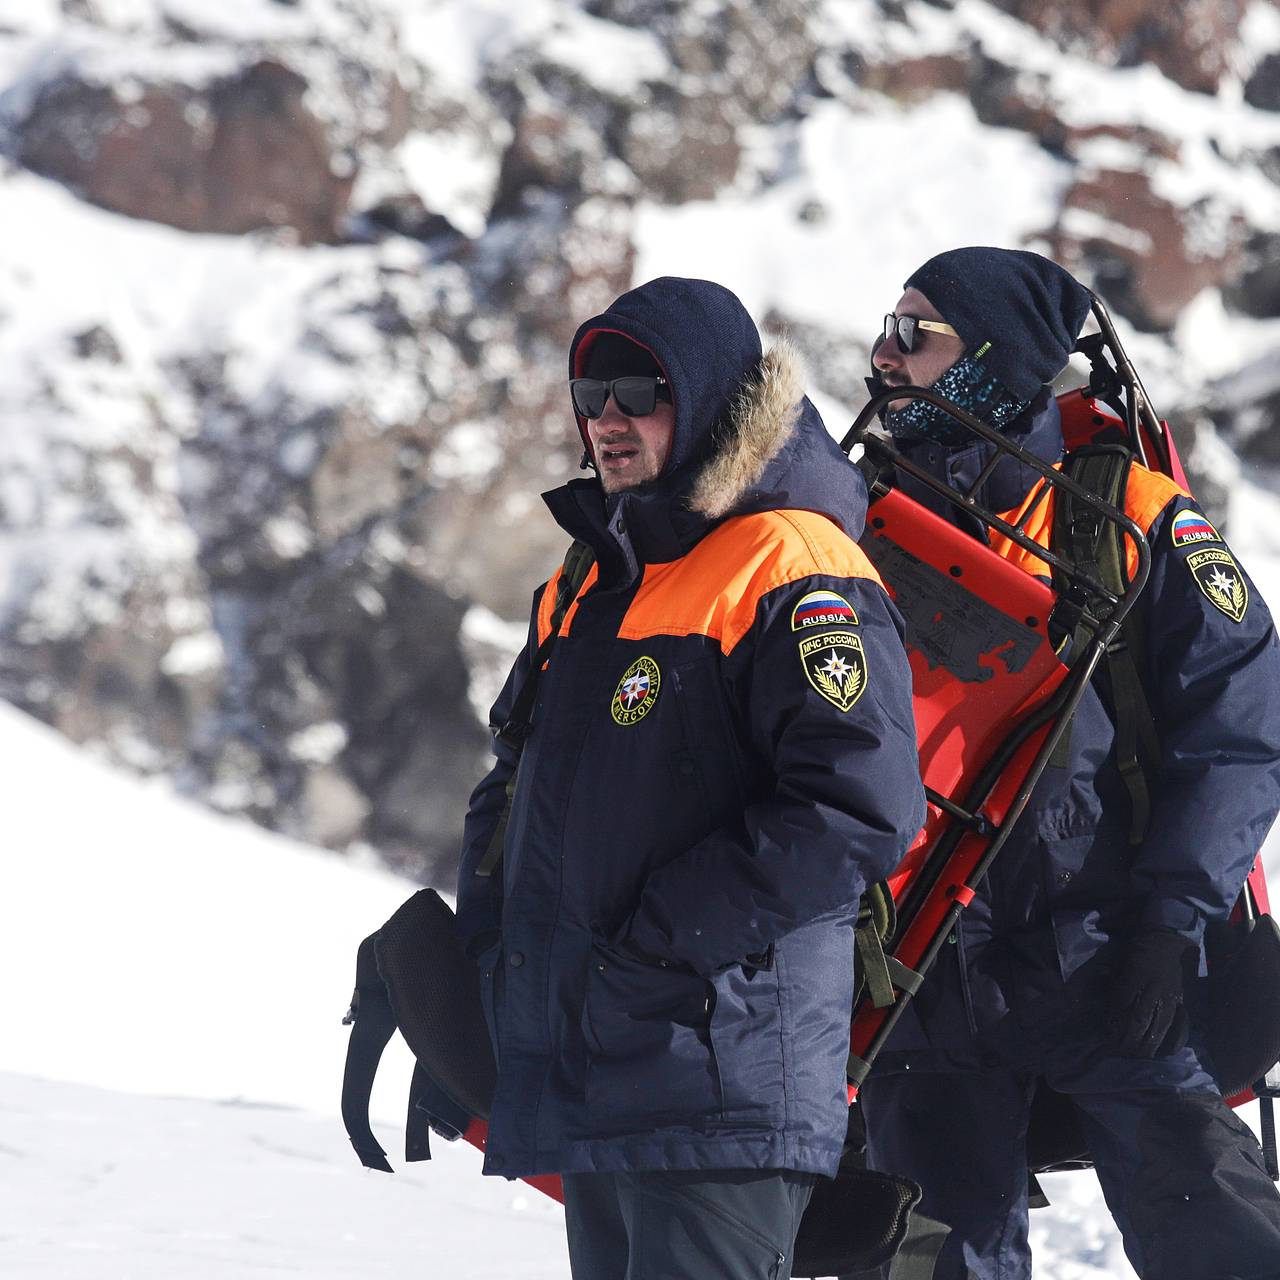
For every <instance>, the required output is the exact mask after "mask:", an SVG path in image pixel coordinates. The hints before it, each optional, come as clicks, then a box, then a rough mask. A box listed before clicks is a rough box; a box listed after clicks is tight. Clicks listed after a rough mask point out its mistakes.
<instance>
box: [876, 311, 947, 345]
mask: <svg viewBox="0 0 1280 1280" xmlns="http://www.w3.org/2000/svg"><path fill="white" fill-rule="evenodd" d="M922 329H923V330H925V331H926V332H928V333H949V334H950V335H951V336H952V337H953V338H958V337H959V336H960V335H959V334H958V333H957V332H956V331H955V330H954V329H953V328H952V327H951V326H950V325H949V324H943V323H941V322H940V321H937V320H920V319H917V318H916V317H915V316H899V315H894V313H893V312H892V311H890V312H889V314H888V315H887V316H885V318H884V332H883V333H881V335H880V337H879V339H878V341H877V342H876V347H877V348H878V347H879V346H880V343H881V342H888V341H889V339H890V338H892V337H895V336H896V337H897V339H898V346H899V347H901V348H902V353H903V355H910V354H911V353H912V352H913V351H914V350H915V349H916V348H917V347H919V346H923V345H924V335H923V334H922V333H921V332H920V330H922Z"/></svg>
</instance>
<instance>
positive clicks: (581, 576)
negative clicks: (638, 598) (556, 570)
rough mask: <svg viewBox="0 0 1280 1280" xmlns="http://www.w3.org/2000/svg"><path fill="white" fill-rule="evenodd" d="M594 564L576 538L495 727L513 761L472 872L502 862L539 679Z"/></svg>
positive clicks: (484, 871)
mask: <svg viewBox="0 0 1280 1280" xmlns="http://www.w3.org/2000/svg"><path fill="white" fill-rule="evenodd" d="M594 563H595V552H594V551H592V549H591V548H590V547H589V546H588V545H587V544H586V543H585V542H581V541H579V540H578V539H577V538H575V539H574V540H573V542H572V543H571V544H570V546H569V550H568V551H566V552H565V553H564V562H563V563H562V564H561V566H560V577H559V579H558V580H557V582H556V600H555V606H554V607H553V608H552V610H551V626H550V627H549V629H548V631H547V638H546V639H545V640H543V642H542V643H541V644H540V645H539V646H538V648H537V651H536V652H535V653H534V655H533V660H532V662H531V663H530V664H529V674H528V675H527V676H525V678H524V683H523V684H521V686H520V688H519V689H518V690H517V691H516V696H515V699H514V701H513V702H512V704H511V714H510V715H509V716H508V717H507V721H506V723H505V724H504V725H502V727H501V728H500V729H499V730H498V737H499V738H500V739H502V741H503V742H505V743H506V744H507V745H508V746H511V747H513V748H514V749H515V753H516V762H515V765H514V767H513V768H512V770H511V774H510V776H509V777H508V778H507V784H506V787H505V788H504V791H505V793H506V794H505V797H504V799H503V802H502V813H501V814H499V816H498V822H497V825H496V826H495V827H494V828H493V835H492V836H490V837H489V847H488V848H487V849H485V851H484V857H482V858H481V859H480V863H479V865H478V866H477V867H476V872H475V873H476V875H478V876H491V875H493V873H494V870H495V869H496V868H497V866H498V863H500V862H501V861H502V847H503V845H504V844H505V843H506V839H507V823H508V822H510V820H511V806H512V804H513V803H514V801H515V796H516V781H517V780H518V778H519V777H520V759H521V756H522V755H523V753H524V743H525V739H526V738H527V737H528V736H529V730H530V728H531V727H532V725H531V723H530V721H531V719H532V716H533V708H534V704H535V703H536V702H537V698H538V679H539V677H540V676H541V675H542V669H543V667H545V666H546V665H547V661H548V660H549V659H550V657H551V650H552V649H553V648H554V647H555V642H556V638H557V637H558V636H559V634H560V628H561V626H563V624H564V616H565V614H566V613H568V612H569V606H570V605H571V604H572V603H573V602H574V600H575V599H576V598H577V595H578V592H579V591H581V590H582V584H583V583H584V582H585V581H586V580H587V574H588V573H590V572H591V566H592V565H593V564H594Z"/></svg>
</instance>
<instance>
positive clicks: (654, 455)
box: [587, 396, 676, 493]
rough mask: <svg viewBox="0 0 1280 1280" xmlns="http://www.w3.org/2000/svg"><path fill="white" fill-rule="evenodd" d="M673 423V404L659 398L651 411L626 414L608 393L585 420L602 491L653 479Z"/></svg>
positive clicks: (668, 448) (668, 444)
mask: <svg viewBox="0 0 1280 1280" xmlns="http://www.w3.org/2000/svg"><path fill="white" fill-rule="evenodd" d="M675 425H676V410H675V405H672V404H664V403H663V402H662V401H661V400H659V401H658V402H657V403H656V404H655V405H654V406H653V412H652V413H649V414H646V415H645V416H644V417H643V418H629V417H628V416H627V415H626V414H625V413H623V412H622V411H621V410H620V409H619V408H618V406H617V404H615V403H614V399H613V397H612V396H610V397H609V399H608V400H607V401H606V402H605V406H604V412H603V413H602V414H601V415H600V416H599V417H598V418H589V419H588V420H587V434H588V436H589V437H590V439H591V451H592V453H593V454H595V459H596V469H597V470H598V471H599V473H600V483H601V484H602V485H603V486H604V491H605V493H624V492H625V491H626V490H628V489H634V488H636V486H637V485H642V484H648V483H649V481H650V480H656V479H657V478H658V477H659V476H660V475H661V474H662V469H663V467H665V466H666V465H667V458H668V457H669V456H670V454H671V436H672V434H673V432H674V431H675Z"/></svg>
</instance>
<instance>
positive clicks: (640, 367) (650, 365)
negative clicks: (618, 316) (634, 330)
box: [582, 330, 662, 378]
mask: <svg viewBox="0 0 1280 1280" xmlns="http://www.w3.org/2000/svg"><path fill="white" fill-rule="evenodd" d="M587 341H589V342H590V344H591V345H590V346H589V347H588V348H587V352H586V357H585V360H584V362H583V367H582V376H583V377H584V378H637V377H642V378H660V377H662V369H661V367H660V366H659V364H658V362H657V360H656V359H655V358H654V356H653V353H652V352H651V351H649V350H647V349H646V348H645V347H642V346H641V345H640V344H639V343H638V342H632V341H631V339H630V338H628V337H625V336H624V335H623V334H621V333H609V332H608V331H607V330H606V331H605V332H602V333H597V334H596V335H595V336H594V337H591V338H588V339H587Z"/></svg>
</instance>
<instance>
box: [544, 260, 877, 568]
mask: <svg viewBox="0 0 1280 1280" xmlns="http://www.w3.org/2000/svg"><path fill="white" fill-rule="evenodd" d="M601 333H621V334H623V335H624V336H625V337H628V338H630V339H631V340H632V341H633V342H637V343H639V344H640V345H641V346H643V347H645V348H646V349H647V350H648V351H650V352H651V353H652V355H653V356H654V358H655V359H656V360H657V362H658V364H659V366H660V367H661V368H662V370H663V373H664V375H665V376H666V378H667V381H668V382H669V383H670V385H671V389H672V398H673V401H674V406H675V429H674V435H673V439H672V450H671V456H670V458H669V459H668V463H667V467H666V470H665V471H664V472H663V474H662V476H661V477H660V478H659V479H658V480H657V481H655V482H654V483H653V484H651V485H647V486H645V487H644V488H643V489H641V490H637V491H635V492H631V493H625V494H621V495H618V496H616V497H611V498H609V499H607V500H606V499H605V498H604V496H603V493H602V491H601V489H600V485H599V481H598V480H589V481H586V480H578V481H573V482H571V483H570V484H569V485H567V486H565V487H564V488H563V489H560V490H555V491H553V493H551V494H547V495H545V496H546V500H547V503H548V505H549V506H550V507H551V509H552V513H553V514H554V515H555V516H556V519H557V520H558V521H559V522H560V523H561V525H563V526H564V527H565V528H566V529H567V530H569V532H571V533H573V535H574V536H575V537H581V538H584V539H585V540H587V541H590V542H591V543H592V544H593V545H594V546H596V548H597V552H598V553H602V552H603V551H605V550H606V549H608V544H616V543H619V542H621V544H622V550H623V553H624V555H625V557H626V559H627V560H628V561H629V562H630V563H629V564H628V566H627V567H628V569H629V570H631V571H632V572H634V569H635V567H636V566H637V565H638V564H639V563H644V562H655V563H656V562H661V561H665V560H671V559H675V558H676V557H677V556H679V555H683V554H684V553H685V552H686V551H687V550H688V549H689V548H690V547H691V546H692V545H693V544H694V543H695V542H697V541H698V540H699V539H700V538H701V537H702V536H704V535H705V534H706V533H707V532H708V531H709V530H710V529H711V528H712V527H713V526H714V525H715V524H717V523H719V522H720V521H721V520H723V519H725V518H727V517H729V516H734V515H745V514H747V513H750V512H759V511H770V510H779V509H784V508H792V509H803V510H809V511H819V512H822V513H823V514H824V515H827V516H829V517H830V518H831V519H833V520H835V521H836V523H838V524H839V525H840V526H841V527H842V528H843V529H844V530H845V532H846V533H848V534H849V536H850V537H852V538H855V539H856V538H858V537H859V536H860V535H861V533H862V526H863V520H864V518H865V516H866V486H865V484H864V483H863V480H862V476H861V473H860V472H859V471H858V469H857V468H856V467H854V466H853V465H852V464H851V463H850V462H849V461H848V459H847V458H846V457H845V456H844V454H843V453H842V452H841V450H840V447H839V446H838V445H837V444H836V442H835V441H834V440H833V439H832V438H831V436H830V435H829V434H828V432H827V430H826V427H825V426H824V425H823V422H822V418H821V416H820V415H819V413H818V411H817V409H816V408H814V406H813V405H812V404H811V403H810V401H809V400H808V399H807V398H806V397H805V395H804V391H803V379H802V375H801V372H800V365H799V360H798V358H797V356H796V355H795V353H794V352H793V351H792V349H791V347H790V346H789V344H787V343H786V342H780V343H778V344H777V345H775V346H774V347H773V348H772V349H771V350H770V351H769V352H767V353H762V351H761V347H760V337H759V334H758V332H757V331H756V327H755V324H754V323H753V322H752V320H751V317H750V316H749V315H748V314H747V312H746V309H745V308H744V307H743V306H742V303H741V302H740V301H739V300H738V299H737V297H735V296H734V295H733V294H732V293H731V292H730V291H729V290H728V289H725V288H723V287H722V286H720V285H717V284H713V283H711V282H710V281H706V280H684V279H677V278H673V277H663V278H661V279H658V280H653V281H651V282H650V283H648V284H646V285H641V286H640V287H639V288H637V289H633V290H631V291H630V292H629V293H626V294H623V295H622V297H621V298H619V299H618V300H617V301H616V302H615V303H614V304H613V306H612V307H610V308H609V310H608V311H606V312H604V313H602V314H601V315H599V316H595V317H593V318H592V319H591V320H588V321H587V322H586V323H585V324H583V325H582V326H581V327H580V328H579V330H578V333H577V335H576V337H575V338H574V341H573V344H572V346H571V348H570V353H569V372H570V376H571V377H576V376H578V374H579V373H580V372H581V370H582V368H583V366H584V363H585V358H586V354H587V352H588V351H589V350H590V346H591V343H592V342H593V341H594V339H595V338H596V337H597V336H598V335H599V334H601ZM578 426H579V430H580V431H581V432H582V433H583V438H584V440H585V423H583V422H581V421H579V424H578ZM602 525H603V526H604V528H602V527H601V526H602ZM620 530H621V531H622V532H623V536H622V538H621V539H620V538H619V531H620ZM602 543H603V544H604V545H602Z"/></svg>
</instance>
